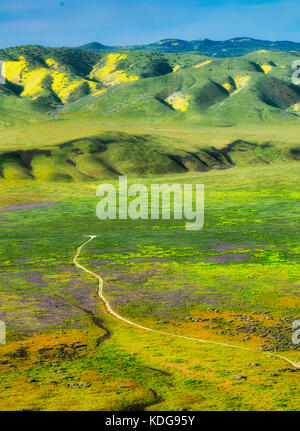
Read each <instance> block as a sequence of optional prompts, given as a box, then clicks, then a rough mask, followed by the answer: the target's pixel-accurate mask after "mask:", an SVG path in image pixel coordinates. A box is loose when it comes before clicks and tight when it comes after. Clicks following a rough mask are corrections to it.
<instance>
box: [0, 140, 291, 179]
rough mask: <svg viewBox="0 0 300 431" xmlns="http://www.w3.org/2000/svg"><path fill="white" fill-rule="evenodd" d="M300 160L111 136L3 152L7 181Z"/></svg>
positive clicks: (253, 148)
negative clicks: (182, 146)
mask: <svg viewBox="0 0 300 431" xmlns="http://www.w3.org/2000/svg"><path fill="white" fill-rule="evenodd" d="M298 159H299V148H298V147H294V148H292V149H280V148H278V147H274V145H272V144H261V145H259V144H256V143H252V142H246V141H242V140H237V141H234V142H232V143H230V144H229V145H226V146H225V147H223V148H219V149H217V148H215V147H214V146H201V147H200V146H199V147H198V148H194V149H193V150H192V149H191V150H183V149H176V141H175V140H174V141H171V140H166V139H164V138H162V137H158V136H151V135H130V134H127V133H120V132H106V133H104V134H102V135H99V136H96V137H90V138H85V139H78V140H73V141H68V142H65V143H63V144H60V145H56V146H47V147H45V148H42V149H37V148H36V149H30V150H18V151H3V152H0V178H2V179H6V180H39V181H67V182H69V181H93V180H96V179H101V178H115V177H118V176H119V175H129V176H139V175H148V176H149V175H162V174H175V173H185V172H206V171H210V170H222V169H228V168H232V167H234V166H247V165H268V164H270V163H273V162H274V161H280V160H281V161H283V160H286V161H293V160H298Z"/></svg>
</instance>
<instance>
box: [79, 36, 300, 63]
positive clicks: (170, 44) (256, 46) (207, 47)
mask: <svg viewBox="0 0 300 431" xmlns="http://www.w3.org/2000/svg"><path fill="white" fill-rule="evenodd" d="M79 48H81V49H87V50H94V51H110V52H113V51H117V50H120V49H121V50H144V51H156V52H163V53H168V52H169V53H186V52H197V53H200V54H204V55H208V56H211V57H221V58H224V57H236V56H242V55H245V54H248V53H251V52H254V51H258V50H261V49H264V50H271V51H299V50H300V43H296V42H290V41H268V40H259V39H253V38H250V37H236V38H233V39H229V40H225V41H214V40H210V39H199V40H193V41H186V40H181V39H162V40H160V41H159V42H156V43H150V44H148V45H134V46H106V45H102V44H101V43H98V42H92V43H88V44H86V45H82V46H80V47H79Z"/></svg>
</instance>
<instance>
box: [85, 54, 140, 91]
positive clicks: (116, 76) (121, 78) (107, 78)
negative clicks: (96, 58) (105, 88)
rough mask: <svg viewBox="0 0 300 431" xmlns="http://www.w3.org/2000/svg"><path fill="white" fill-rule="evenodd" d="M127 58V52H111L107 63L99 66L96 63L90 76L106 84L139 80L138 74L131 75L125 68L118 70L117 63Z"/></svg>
mask: <svg viewBox="0 0 300 431" xmlns="http://www.w3.org/2000/svg"><path fill="white" fill-rule="evenodd" d="M125 58H127V54H109V55H108V56H107V57H106V62H105V65H104V66H102V67H100V68H98V66H97V65H96V66H95V67H94V69H93V70H92V72H91V74H90V77H91V78H94V79H97V80H99V81H101V82H102V83H103V84H105V85H117V84H120V83H122V82H129V81H137V80H138V79H139V77H138V76H129V75H127V73H126V72H124V71H123V70H117V71H116V68H117V63H118V62H119V61H121V60H124V59H125Z"/></svg>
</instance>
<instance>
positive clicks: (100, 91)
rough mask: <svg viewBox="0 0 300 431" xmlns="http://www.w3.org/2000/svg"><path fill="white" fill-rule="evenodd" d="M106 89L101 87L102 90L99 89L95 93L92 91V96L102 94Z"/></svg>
mask: <svg viewBox="0 0 300 431" xmlns="http://www.w3.org/2000/svg"><path fill="white" fill-rule="evenodd" d="M106 91H107V88H102V90H99V91H97V92H96V93H93V94H92V96H98V95H99V94H103V93H105V92H106Z"/></svg>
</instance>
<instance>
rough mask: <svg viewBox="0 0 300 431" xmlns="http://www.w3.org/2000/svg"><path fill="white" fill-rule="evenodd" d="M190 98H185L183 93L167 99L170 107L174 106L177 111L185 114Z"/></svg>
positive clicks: (172, 95) (174, 94)
mask: <svg viewBox="0 0 300 431" xmlns="http://www.w3.org/2000/svg"><path fill="white" fill-rule="evenodd" d="M188 100H189V96H185V95H183V94H182V93H173V94H171V96H169V97H168V98H167V99H166V102H167V103H169V105H171V106H173V108H174V109H176V111H181V112H185V111H187V109H188V107H189V101H188Z"/></svg>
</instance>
